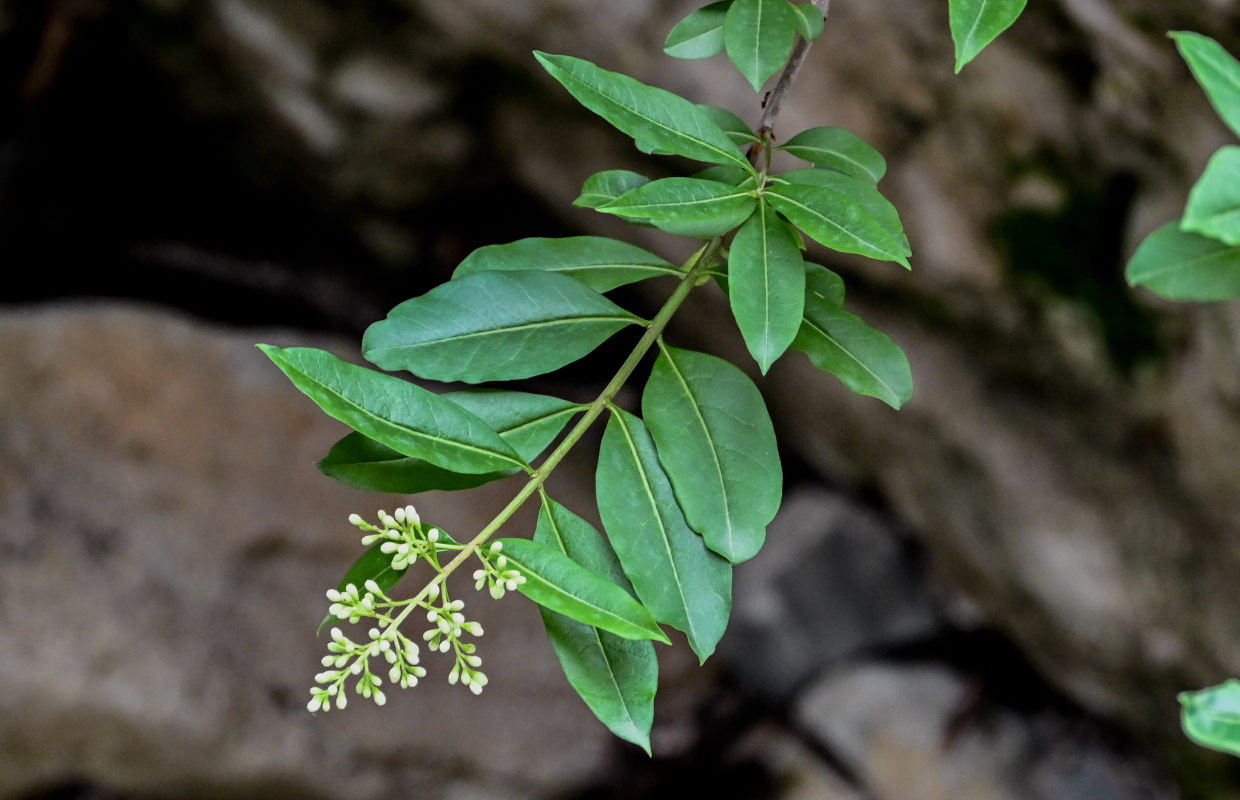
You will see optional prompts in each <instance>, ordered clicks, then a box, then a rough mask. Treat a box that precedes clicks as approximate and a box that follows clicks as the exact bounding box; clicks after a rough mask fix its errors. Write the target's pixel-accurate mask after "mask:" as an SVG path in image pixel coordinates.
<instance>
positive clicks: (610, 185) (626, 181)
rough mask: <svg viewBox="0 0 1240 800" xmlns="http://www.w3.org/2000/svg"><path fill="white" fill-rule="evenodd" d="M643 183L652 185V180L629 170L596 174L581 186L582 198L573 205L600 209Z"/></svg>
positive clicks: (614, 170)
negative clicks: (604, 204)
mask: <svg viewBox="0 0 1240 800" xmlns="http://www.w3.org/2000/svg"><path fill="white" fill-rule="evenodd" d="M643 183H650V179H649V178H647V177H646V176H645V175H639V174H638V173H636V172H629V171H628V170H627V169H609V170H606V171H605V172H596V173H594V174H593V175H591V176H590V177H588V178H586V182H585V183H583V184H582V185H581V196H580V197H578V198H577V199H576V200H574V201H573V205H575V206H577V207H579V208H598V207H599V206H601V205H602V204H603V203H606V202H609V201H611V200H615V199H616V198H617V197H619V196H620V195H622V194H624V193H625V192H627V191H629V190H630V189H636V188H637V187H638V186H641V185H642V184H643Z"/></svg>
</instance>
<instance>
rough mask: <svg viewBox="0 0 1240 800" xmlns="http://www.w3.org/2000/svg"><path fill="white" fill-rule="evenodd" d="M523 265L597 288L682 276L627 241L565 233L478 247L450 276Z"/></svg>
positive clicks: (521, 266) (657, 258) (656, 257)
mask: <svg viewBox="0 0 1240 800" xmlns="http://www.w3.org/2000/svg"><path fill="white" fill-rule="evenodd" d="M527 269H528V270H544V271H546V272H557V273H560V274H561V275H567V276H569V277H570V278H573V279H575V280H578V281H580V282H582V283H584V284H585V285H586V286H589V287H590V288H591V289H593V290H595V291H596V292H606V291H610V290H611V289H615V288H616V287H617V286H624V285H625V284H629V283H636V282H637V281H641V280H645V279H646V278H655V277H658V276H660V275H680V274H681V272H680V270H679V269H677V268H676V267H674V266H672V265H671V264H670V263H668V262H667V261H665V260H664V259H662V258H659V257H658V256H656V255H655V254H653V253H649V252H647V251H645V250H643V249H641V248H640V247H635V246H634V245H631V244H629V243H627V242H621V241H617V240H616V239H606V238H604V237H602V236H569V237H567V238H564V239H540V238H533V239H521V240H519V241H516V242H512V243H511V244H497V245H490V246H488V247H480V248H478V249H477V250H475V251H474V252H473V253H471V254H470V255H469V257H468V258H466V259H465V260H464V261H462V262H461V265H460V266H459V267H457V268H456V272H455V273H454V274H453V276H452V277H453V279H457V278H461V277H463V276H465V275H472V274H474V273H475V272H484V271H486V270H527Z"/></svg>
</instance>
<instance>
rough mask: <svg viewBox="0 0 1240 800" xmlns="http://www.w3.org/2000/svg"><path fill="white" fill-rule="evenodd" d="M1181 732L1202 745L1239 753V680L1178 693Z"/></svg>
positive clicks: (1237, 754) (1233, 753)
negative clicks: (1196, 690) (1182, 730)
mask: <svg viewBox="0 0 1240 800" xmlns="http://www.w3.org/2000/svg"><path fill="white" fill-rule="evenodd" d="M1179 700H1180V706H1181V708H1180V711H1181V714H1180V723H1181V724H1182V725H1183V726H1184V733H1185V734H1187V735H1188V738H1190V739H1192V740H1193V741H1194V742H1196V743H1197V744H1199V745H1202V746H1203V747H1209V748H1210V749H1211V750H1221V751H1222V752H1224V753H1231V754H1232V755H1233V756H1240V681H1237V680H1229V681H1226V682H1225V683H1221V684H1219V685H1218V686H1213V687H1211V688H1209V689H1202V690H1201V691H1199V692H1181V693H1180V696H1179Z"/></svg>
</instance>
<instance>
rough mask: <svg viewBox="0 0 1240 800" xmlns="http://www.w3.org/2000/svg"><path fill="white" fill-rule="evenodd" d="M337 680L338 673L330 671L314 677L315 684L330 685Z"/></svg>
mask: <svg viewBox="0 0 1240 800" xmlns="http://www.w3.org/2000/svg"><path fill="white" fill-rule="evenodd" d="M335 679H336V673H335V672H332V671H330V670H327V671H324V672H320V673H319V674H318V675H315V676H314V682H315V683H328V682H329V681H333V680H335Z"/></svg>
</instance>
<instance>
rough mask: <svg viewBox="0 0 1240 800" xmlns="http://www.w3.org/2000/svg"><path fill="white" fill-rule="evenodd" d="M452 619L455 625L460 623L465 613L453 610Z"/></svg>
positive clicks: (463, 619)
mask: <svg viewBox="0 0 1240 800" xmlns="http://www.w3.org/2000/svg"><path fill="white" fill-rule="evenodd" d="M452 621H453V622H455V623H456V624H457V625H460V624H461V623H462V622H464V621H465V615H464V614H462V613H461V612H459V611H454V612H452Z"/></svg>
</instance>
